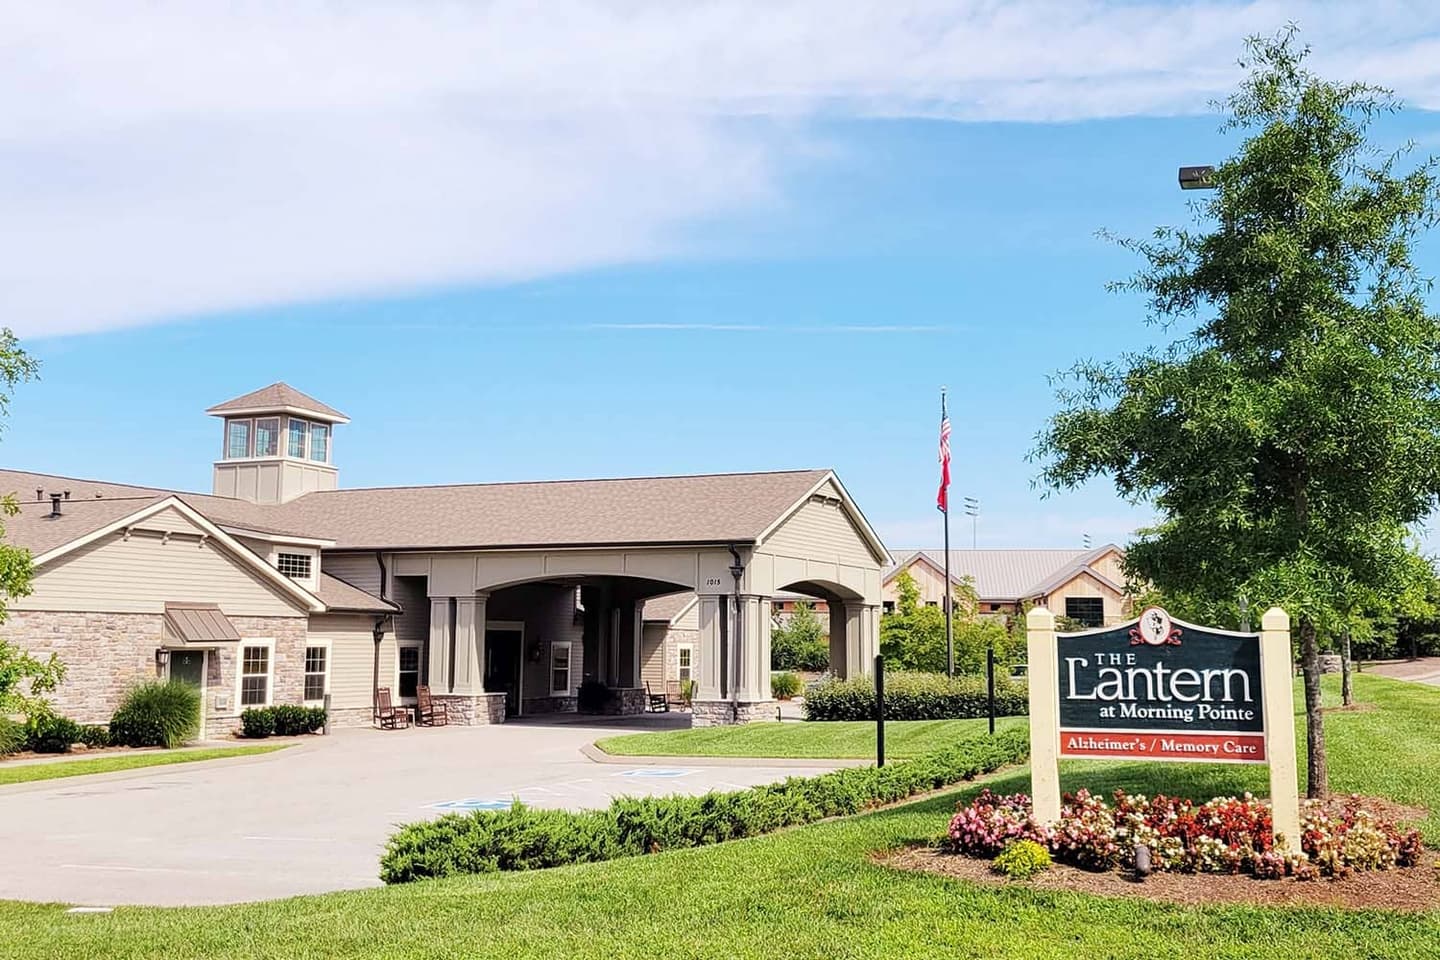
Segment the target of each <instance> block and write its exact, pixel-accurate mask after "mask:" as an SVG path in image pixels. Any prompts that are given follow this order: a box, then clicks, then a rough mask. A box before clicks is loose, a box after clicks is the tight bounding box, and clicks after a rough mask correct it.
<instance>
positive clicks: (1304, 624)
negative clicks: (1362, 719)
mask: <svg viewBox="0 0 1440 960" xmlns="http://www.w3.org/2000/svg"><path fill="white" fill-rule="evenodd" d="M1300 666H1301V669H1302V670H1303V671H1304V673H1305V746H1306V750H1305V754H1306V762H1305V795H1306V796H1307V797H1311V798H1313V799H1323V798H1324V797H1325V796H1326V795H1327V794H1328V793H1329V792H1330V790H1329V787H1330V785H1329V776H1328V774H1327V771H1326V769H1325V715H1324V714H1322V713H1321V712H1320V645H1319V643H1317V642H1316V639H1315V624H1314V622H1313V621H1312V620H1311V619H1310V618H1309V617H1302V618H1301V620H1300Z"/></svg>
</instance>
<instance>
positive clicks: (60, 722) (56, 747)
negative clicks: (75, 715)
mask: <svg viewBox="0 0 1440 960" xmlns="http://www.w3.org/2000/svg"><path fill="white" fill-rule="evenodd" d="M79 739H80V724H78V723H76V722H75V721H74V720H71V719H70V718H69V717H62V716H60V715H59V714H57V713H51V712H50V711H48V710H42V711H39V712H36V713H33V714H31V715H30V716H29V717H28V718H27V719H26V721H25V746H26V747H27V748H29V749H31V750H34V751H35V752H36V753H68V752H69V750H70V745H71V744H72V743H75V742H76V741H77V740H79Z"/></svg>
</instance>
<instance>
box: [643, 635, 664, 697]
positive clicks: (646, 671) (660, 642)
mask: <svg viewBox="0 0 1440 960" xmlns="http://www.w3.org/2000/svg"><path fill="white" fill-rule="evenodd" d="M667 632H668V631H667V630H666V628H665V626H664V625H663V624H659V623H647V624H645V628H644V633H643V634H642V635H641V643H640V679H641V681H643V682H644V683H648V684H650V690H651V692H653V693H659V692H661V691H662V690H664V689H665V634H666V633H667Z"/></svg>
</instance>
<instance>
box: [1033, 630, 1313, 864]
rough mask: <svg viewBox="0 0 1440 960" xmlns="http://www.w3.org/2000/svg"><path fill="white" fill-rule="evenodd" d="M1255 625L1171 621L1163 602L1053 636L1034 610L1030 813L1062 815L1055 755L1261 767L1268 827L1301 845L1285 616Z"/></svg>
mask: <svg viewBox="0 0 1440 960" xmlns="http://www.w3.org/2000/svg"><path fill="white" fill-rule="evenodd" d="M1262 623H1263V627H1264V629H1263V630H1262V631H1261V632H1260V633H1239V632H1235V631H1230V630H1216V629H1211V628H1208V627H1199V626H1195V625H1194V624H1188V623H1183V622H1181V621H1178V620H1173V619H1172V618H1171V617H1170V615H1169V614H1168V613H1166V612H1165V611H1164V610H1163V609H1161V608H1159V607H1147V608H1146V609H1145V610H1144V611H1142V612H1141V614H1140V616H1139V618H1138V619H1136V620H1133V621H1131V622H1129V623H1125V624H1121V625H1120V626H1116V627H1104V628H1101V629H1098V630H1085V631H1081V632H1079V633H1064V634H1056V633H1055V617H1054V615H1053V614H1051V613H1050V612H1049V611H1048V610H1045V609H1043V608H1036V609H1034V610H1031V611H1030V613H1029V615H1028V617H1027V620H1026V627H1027V631H1028V646H1029V654H1030V666H1029V676H1030V744H1031V770H1032V777H1033V785H1032V793H1033V794H1034V803H1035V815H1036V817H1037V818H1038V819H1039V820H1041V821H1042V822H1046V823H1050V822H1054V821H1055V820H1057V819H1058V818H1059V816H1060V774H1059V760H1060V759H1061V758H1090V759H1094V758H1102V757H1113V758H1124V759H1127V760H1151V761H1157V762H1192V763H1267V764H1269V766H1270V800H1271V804H1272V811H1273V814H1272V815H1273V819H1274V827H1275V833H1276V835H1277V836H1283V841H1281V842H1283V843H1285V844H1287V845H1291V846H1293V845H1295V844H1298V842H1299V824H1300V814H1299V800H1298V791H1297V767H1296V761H1295V718H1294V715H1293V712H1292V707H1291V702H1292V701H1291V688H1290V618H1289V617H1288V616H1287V615H1286V614H1285V611H1283V610H1280V609H1279V608H1274V609H1271V610H1270V611H1268V612H1267V613H1266V614H1265V617H1264V619H1263V621H1262Z"/></svg>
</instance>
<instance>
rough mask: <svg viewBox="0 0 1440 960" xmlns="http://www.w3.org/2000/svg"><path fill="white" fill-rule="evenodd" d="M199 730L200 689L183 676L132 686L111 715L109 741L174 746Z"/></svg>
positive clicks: (131, 745)
mask: <svg viewBox="0 0 1440 960" xmlns="http://www.w3.org/2000/svg"><path fill="white" fill-rule="evenodd" d="M199 730H200V691H199V690H197V689H195V688H194V687H192V686H191V685H190V684H188V683H185V682H184V681H183V680H152V681H150V682H148V683H140V684H136V685H135V686H133V687H131V688H130V690H129V692H128V693H126V694H125V699H123V700H121V701H120V708H119V709H118V710H116V711H115V714H114V715H113V716H112V717H111V718H110V742H112V743H114V744H116V745H117V746H124V747H167V748H170V749H174V748H175V747H178V746H180V745H181V744H183V743H184V742H185V741H186V740H189V739H190V738H192V737H194V736H195V734H196V733H198V732H199Z"/></svg>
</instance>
